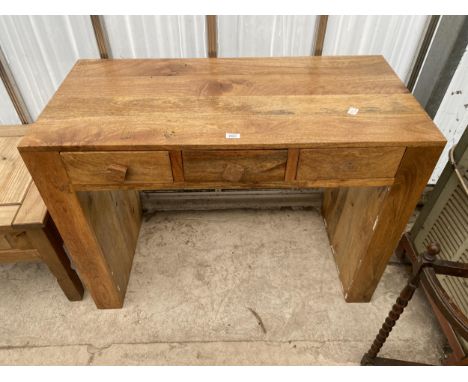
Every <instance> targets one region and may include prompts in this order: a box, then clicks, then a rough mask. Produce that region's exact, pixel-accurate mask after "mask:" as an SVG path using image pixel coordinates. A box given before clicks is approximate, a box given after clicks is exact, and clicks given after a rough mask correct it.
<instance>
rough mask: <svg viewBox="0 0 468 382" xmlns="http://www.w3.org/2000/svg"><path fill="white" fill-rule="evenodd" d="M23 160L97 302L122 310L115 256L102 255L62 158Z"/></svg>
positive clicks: (44, 156) (37, 155)
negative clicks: (113, 264) (111, 262)
mask: <svg viewBox="0 0 468 382" xmlns="http://www.w3.org/2000/svg"><path fill="white" fill-rule="evenodd" d="M22 157H23V160H24V161H25V163H26V165H27V166H28V169H29V171H30V172H31V174H32V175H33V176H34V181H35V183H36V185H37V188H38V189H39V192H40V193H41V196H42V198H43V200H44V202H45V203H46V205H47V207H48V210H49V213H50V214H51V216H52V218H53V219H54V221H55V223H56V224H57V228H58V229H59V230H60V234H61V235H62V237H63V239H64V241H65V243H66V246H67V249H68V250H69V252H70V254H71V256H72V258H73V262H74V264H75V266H76V267H77V270H78V272H79V274H80V277H81V279H82V280H83V282H84V284H85V285H87V286H89V287H88V290H89V291H90V293H91V296H92V297H93V299H94V302H95V303H96V305H97V306H98V307H101V308H117V307H121V306H122V304H123V296H124V295H123V293H122V292H121V291H120V290H119V289H118V288H117V286H118V285H117V282H116V280H115V278H114V276H113V275H112V273H111V270H110V268H109V264H108V260H107V258H108V257H109V256H112V252H111V253H107V254H106V255H107V257H106V255H104V253H103V252H102V249H101V246H100V244H99V242H98V240H97V237H96V233H95V232H94V230H93V228H92V226H91V225H90V224H89V221H88V219H87V216H86V215H85V213H84V211H83V208H82V206H81V204H80V201H79V199H78V197H77V196H76V194H75V193H74V192H73V191H71V190H70V188H69V184H68V175H67V173H66V171H65V168H64V167H63V163H62V159H61V157H60V154H59V153H57V152H49V153H22Z"/></svg>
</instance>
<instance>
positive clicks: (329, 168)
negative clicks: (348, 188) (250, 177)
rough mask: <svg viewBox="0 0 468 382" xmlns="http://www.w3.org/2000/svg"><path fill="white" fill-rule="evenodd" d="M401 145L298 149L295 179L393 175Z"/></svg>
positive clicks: (398, 161) (398, 159) (402, 151)
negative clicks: (299, 152)
mask: <svg viewBox="0 0 468 382" xmlns="http://www.w3.org/2000/svg"><path fill="white" fill-rule="evenodd" d="M404 152H405V148H404V147H382V148H372V147H367V148H352V149H350V148H348V149H313V150H301V154H300V159H299V164H298V169H297V179H298V180H314V179H348V178H353V179H359V178H362V179H372V178H393V177H394V176H395V173H396V171H397V169H398V165H399V164H400V161H401V158H402V156H403V153H404Z"/></svg>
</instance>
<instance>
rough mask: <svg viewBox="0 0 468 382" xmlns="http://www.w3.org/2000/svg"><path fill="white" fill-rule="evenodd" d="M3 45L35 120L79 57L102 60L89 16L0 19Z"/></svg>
mask: <svg viewBox="0 0 468 382" xmlns="http://www.w3.org/2000/svg"><path fill="white" fill-rule="evenodd" d="M0 44H1V46H2V49H3V52H4V53H5V56H6V58H7V60H8V62H9V65H10V69H11V71H12V73H13V76H14V77H15V80H16V83H17V85H18V88H19V90H20V91H21V93H22V95H23V97H24V100H25V102H26V105H27V107H28V109H29V111H30V113H31V116H32V117H33V118H34V119H36V118H37V117H38V116H39V114H40V113H41V111H42V109H43V108H44V106H45V105H46V104H47V102H48V101H49V99H50V97H51V96H52V95H53V94H54V92H55V91H56V90H57V88H58V86H59V85H60V83H61V82H62V80H63V79H64V77H65V75H66V74H67V73H68V72H69V71H70V69H71V67H72V66H73V64H74V63H75V62H76V60H77V59H78V58H99V54H98V49H97V45H96V39H95V37H94V32H93V29H92V26H91V21H90V17H89V16H0ZM2 108H3V107H2ZM2 113H3V112H2Z"/></svg>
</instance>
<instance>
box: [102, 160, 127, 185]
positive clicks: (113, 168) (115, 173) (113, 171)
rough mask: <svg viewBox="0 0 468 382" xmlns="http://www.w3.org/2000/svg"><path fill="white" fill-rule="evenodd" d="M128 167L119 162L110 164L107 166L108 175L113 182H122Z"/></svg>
mask: <svg viewBox="0 0 468 382" xmlns="http://www.w3.org/2000/svg"><path fill="white" fill-rule="evenodd" d="M127 170H128V168H127V167H126V166H122V165H120V164H111V165H109V166H107V175H108V177H109V178H110V179H111V180H113V181H115V182H123V181H124V180H125V177H126V176H127Z"/></svg>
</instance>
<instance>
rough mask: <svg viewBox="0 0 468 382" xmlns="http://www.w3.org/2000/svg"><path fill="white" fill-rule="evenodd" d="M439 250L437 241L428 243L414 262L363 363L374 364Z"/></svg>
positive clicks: (363, 358)
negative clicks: (424, 272)
mask: <svg viewBox="0 0 468 382" xmlns="http://www.w3.org/2000/svg"><path fill="white" fill-rule="evenodd" d="M439 252H440V247H439V245H438V244H436V243H431V244H429V245H428V247H427V251H426V252H425V253H424V254H423V255H422V257H421V259H419V261H418V263H417V264H414V266H413V274H412V275H411V278H410V279H409V280H408V283H407V284H406V286H405V287H404V288H403V290H402V291H401V292H400V296H398V298H397V300H396V303H395V304H394V305H393V307H392V310H391V311H390V312H389V313H388V316H387V318H386V319H385V322H384V323H383V325H382V327H381V328H380V330H379V333H378V334H377V336H376V337H375V340H374V342H373V343H372V346H371V348H370V349H369V351H368V352H367V353H366V354H364V356H363V357H362V360H361V365H374V363H375V360H376V358H377V355H378V354H379V352H380V349H382V346H383V345H384V344H385V341H386V340H387V337H388V336H389V335H390V332H391V331H392V329H393V327H394V326H395V324H396V322H397V321H398V319H399V318H400V316H401V314H402V313H403V311H404V310H405V308H406V306H407V305H408V302H409V301H410V300H411V298H412V297H413V295H414V292H415V291H416V289H417V288H418V285H419V276H420V274H421V270H422V269H423V266H427V265H429V266H430V265H431V264H432V263H433V262H434V261H435V259H436V256H437V254H438V253H439Z"/></svg>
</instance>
